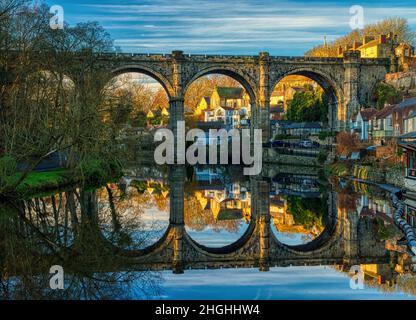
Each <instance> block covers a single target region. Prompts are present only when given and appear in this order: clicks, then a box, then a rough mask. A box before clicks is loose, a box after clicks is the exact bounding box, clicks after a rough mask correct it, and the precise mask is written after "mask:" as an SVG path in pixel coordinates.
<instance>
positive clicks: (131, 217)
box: [98, 185, 169, 249]
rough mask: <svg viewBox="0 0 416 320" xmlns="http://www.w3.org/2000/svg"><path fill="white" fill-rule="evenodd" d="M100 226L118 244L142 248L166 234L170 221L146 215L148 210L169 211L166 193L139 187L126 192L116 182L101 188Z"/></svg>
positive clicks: (99, 195) (130, 247)
mask: <svg viewBox="0 0 416 320" xmlns="http://www.w3.org/2000/svg"><path fill="white" fill-rule="evenodd" d="M98 197H99V206H100V227H101V229H102V231H103V234H104V235H105V236H106V237H108V238H109V239H110V241H112V242H116V243H117V245H118V246H120V247H124V248H128V249H142V248H144V247H147V246H148V245H150V244H152V242H154V240H158V239H159V238H161V237H162V236H163V233H164V232H165V230H166V228H167V221H159V220H157V219H152V220H149V219H145V214H146V210H149V209H153V208H157V210H159V211H161V212H168V209H169V197H167V196H166V194H157V193H155V194H149V193H146V192H140V190H138V189H136V188H129V189H128V190H126V192H124V191H122V190H121V189H120V188H118V187H117V186H115V185H110V186H106V187H105V188H102V189H100V190H98Z"/></svg>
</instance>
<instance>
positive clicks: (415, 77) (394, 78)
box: [386, 71, 416, 91]
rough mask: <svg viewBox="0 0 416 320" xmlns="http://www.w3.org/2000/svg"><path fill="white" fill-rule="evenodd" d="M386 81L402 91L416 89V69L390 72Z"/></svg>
mask: <svg viewBox="0 0 416 320" xmlns="http://www.w3.org/2000/svg"><path fill="white" fill-rule="evenodd" d="M386 83H388V84H390V85H392V86H393V87H395V88H396V89H398V90H402V91H411V90H416V71H413V72H397V73H389V74H387V75H386Z"/></svg>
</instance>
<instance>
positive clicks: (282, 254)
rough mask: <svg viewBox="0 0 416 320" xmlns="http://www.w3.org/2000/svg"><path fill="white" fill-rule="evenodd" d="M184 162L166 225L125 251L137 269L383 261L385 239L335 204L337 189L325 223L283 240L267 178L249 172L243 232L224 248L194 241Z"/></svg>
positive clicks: (175, 173)
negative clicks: (301, 237)
mask: <svg viewBox="0 0 416 320" xmlns="http://www.w3.org/2000/svg"><path fill="white" fill-rule="evenodd" d="M184 175H185V170H184V168H183V167H174V168H172V169H171V173H170V184H171V186H170V187H171V193H170V201H171V205H170V225H169V227H168V230H167V231H166V233H165V235H164V236H163V237H162V238H161V239H160V240H159V241H158V242H157V243H155V244H154V245H152V246H150V247H148V248H146V249H144V250H142V251H136V252H134V253H132V252H130V253H129V256H130V257H132V258H133V260H134V263H135V265H136V266H137V268H138V269H152V270H155V269H156V270H157V269H172V270H173V272H174V273H182V272H183V271H184V270H185V269H201V268H202V269H205V268H234V267H257V268H259V269H260V270H261V271H267V270H269V268H270V267H273V266H290V265H335V264H346V265H354V264H364V263H385V262H387V257H386V251H385V248H384V244H383V243H381V242H377V241H376V240H374V239H375V236H374V234H373V232H372V229H371V225H367V224H366V223H361V222H360V221H359V217H358V215H357V214H356V213H355V212H352V213H347V212H345V211H343V210H338V209H337V206H336V195H335V193H331V195H330V197H329V200H328V202H329V203H328V208H329V209H328V216H327V222H326V229H325V230H324V232H323V233H322V234H321V235H320V236H319V237H318V238H316V239H315V240H313V241H312V242H310V243H308V244H305V245H299V246H287V245H284V244H282V243H280V242H279V241H278V240H277V239H276V238H275V236H274V235H273V232H272V229H271V217H270V210H269V201H270V200H269V199H270V197H269V194H270V183H269V182H267V181H264V180H263V179H261V178H258V177H256V178H252V179H251V181H250V184H251V194H252V203H251V207H252V220H251V222H250V225H249V227H248V229H247V231H246V232H245V234H244V235H243V236H242V237H241V238H240V239H239V240H238V241H236V242H235V243H233V244H231V245H228V246H225V247H223V248H208V247H205V246H202V245H201V244H198V243H197V242H195V241H194V240H193V239H192V238H191V237H190V236H189V234H187V232H186V230H185V224H184V181H185V179H184Z"/></svg>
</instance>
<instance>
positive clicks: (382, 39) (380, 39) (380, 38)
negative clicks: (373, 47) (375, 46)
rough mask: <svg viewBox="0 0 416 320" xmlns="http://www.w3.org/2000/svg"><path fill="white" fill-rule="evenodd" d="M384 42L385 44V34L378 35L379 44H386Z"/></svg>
mask: <svg viewBox="0 0 416 320" xmlns="http://www.w3.org/2000/svg"><path fill="white" fill-rule="evenodd" d="M386 42H387V36H386V35H385V34H380V37H379V43H386Z"/></svg>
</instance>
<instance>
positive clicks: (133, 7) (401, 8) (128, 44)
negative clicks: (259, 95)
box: [46, 0, 416, 56]
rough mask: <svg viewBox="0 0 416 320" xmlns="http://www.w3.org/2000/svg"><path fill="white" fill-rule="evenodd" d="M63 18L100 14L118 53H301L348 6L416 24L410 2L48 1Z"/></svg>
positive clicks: (338, 26) (333, 27) (339, 27)
mask: <svg viewBox="0 0 416 320" xmlns="http://www.w3.org/2000/svg"><path fill="white" fill-rule="evenodd" d="M46 2H47V4H49V5H51V6H52V5H60V6H62V7H63V9H64V17H65V21H66V22H68V23H69V24H70V25H74V24H76V23H78V22H86V21H98V22H99V23H100V24H101V25H102V26H104V27H105V29H106V30H107V31H108V32H109V33H110V34H111V36H112V38H113V39H114V40H115V45H116V46H119V47H120V48H121V49H122V51H123V52H129V53H130V52H131V53H136V52H140V53H170V52H171V51H173V50H183V51H184V52H185V53H191V54H245V55H256V54H258V53H259V52H261V51H268V52H269V53H270V54H271V55H280V56H300V55H303V54H304V52H305V51H307V50H308V49H310V48H311V47H313V46H315V45H319V44H322V43H323V42H324V37H325V36H326V37H327V40H328V41H331V40H333V39H335V38H337V37H339V36H342V35H345V34H346V33H348V32H350V31H351V27H350V20H351V17H352V15H351V14H350V8H351V6H353V5H360V6H362V7H363V9H364V23H365V24H367V23H372V22H375V21H378V20H381V19H383V18H385V17H390V16H400V17H404V18H408V20H409V23H410V24H411V26H412V27H413V29H415V30H416V4H415V3H414V0H407V1H401V0H398V1H391V0H388V1H384V0H383V1H374V0H356V1H325V0H321V1H315V0H312V1H306V0H297V1H288V0H285V1H280V0H263V1H258V0H209V1H205V0H134V1H127V0H47V1H46Z"/></svg>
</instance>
